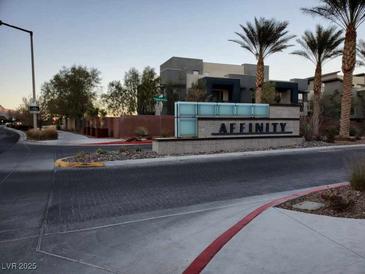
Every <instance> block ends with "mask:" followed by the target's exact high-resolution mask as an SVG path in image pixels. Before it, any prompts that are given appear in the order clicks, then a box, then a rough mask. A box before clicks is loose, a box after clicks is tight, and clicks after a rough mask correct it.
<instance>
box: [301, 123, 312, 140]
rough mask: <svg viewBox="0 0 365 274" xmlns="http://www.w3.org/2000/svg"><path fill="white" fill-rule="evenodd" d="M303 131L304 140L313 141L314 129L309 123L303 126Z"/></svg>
mask: <svg viewBox="0 0 365 274" xmlns="http://www.w3.org/2000/svg"><path fill="white" fill-rule="evenodd" d="M302 131H303V136H304V139H305V140H306V141H313V131H312V127H311V125H310V124H309V123H308V124H304V125H303V128H302Z"/></svg>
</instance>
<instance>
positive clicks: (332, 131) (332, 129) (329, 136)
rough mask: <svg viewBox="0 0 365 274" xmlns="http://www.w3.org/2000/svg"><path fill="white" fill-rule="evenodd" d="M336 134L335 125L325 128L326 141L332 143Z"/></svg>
mask: <svg viewBox="0 0 365 274" xmlns="http://www.w3.org/2000/svg"><path fill="white" fill-rule="evenodd" d="M337 135H338V129H337V128H335V127H330V128H328V129H326V141H327V142H328V143H334V142H335V138H336V136H337Z"/></svg>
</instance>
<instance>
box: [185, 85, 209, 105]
mask: <svg viewBox="0 0 365 274" xmlns="http://www.w3.org/2000/svg"><path fill="white" fill-rule="evenodd" d="M206 99H207V93H206V91H205V90H204V89H203V87H202V86H201V85H199V84H193V85H192V87H191V88H190V89H189V91H188V94H187V96H186V101H190V102H205V101H206Z"/></svg>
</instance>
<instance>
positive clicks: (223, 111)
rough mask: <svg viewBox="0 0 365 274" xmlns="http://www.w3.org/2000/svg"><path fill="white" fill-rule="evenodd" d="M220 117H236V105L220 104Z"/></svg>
mask: <svg viewBox="0 0 365 274" xmlns="http://www.w3.org/2000/svg"><path fill="white" fill-rule="evenodd" d="M217 114H218V116H235V104H218V113H217Z"/></svg>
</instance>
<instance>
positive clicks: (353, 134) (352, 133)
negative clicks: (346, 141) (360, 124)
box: [350, 127, 357, 137]
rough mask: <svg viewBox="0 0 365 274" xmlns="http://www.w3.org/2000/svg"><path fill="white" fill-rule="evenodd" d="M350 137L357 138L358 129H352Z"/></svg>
mask: <svg viewBox="0 0 365 274" xmlns="http://www.w3.org/2000/svg"><path fill="white" fill-rule="evenodd" d="M350 136H353V137H355V136H357V130H356V128H353V127H352V128H350Z"/></svg>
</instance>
